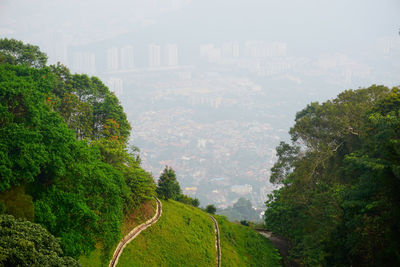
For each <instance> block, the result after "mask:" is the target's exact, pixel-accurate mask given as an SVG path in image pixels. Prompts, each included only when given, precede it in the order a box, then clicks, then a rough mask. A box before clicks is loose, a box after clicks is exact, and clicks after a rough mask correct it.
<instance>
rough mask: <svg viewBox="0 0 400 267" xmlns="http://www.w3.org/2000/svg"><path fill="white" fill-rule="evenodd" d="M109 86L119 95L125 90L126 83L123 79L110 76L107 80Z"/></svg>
mask: <svg viewBox="0 0 400 267" xmlns="http://www.w3.org/2000/svg"><path fill="white" fill-rule="evenodd" d="M107 85H108V87H109V88H110V91H111V92H114V94H115V95H116V96H117V97H119V96H121V95H122V93H123V92H124V84H123V81H122V79H119V78H110V79H109V80H108V82H107Z"/></svg>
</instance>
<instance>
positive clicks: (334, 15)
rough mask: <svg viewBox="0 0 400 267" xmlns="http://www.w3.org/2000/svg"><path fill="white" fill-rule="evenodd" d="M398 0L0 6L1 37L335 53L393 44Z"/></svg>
mask: <svg viewBox="0 0 400 267" xmlns="http://www.w3.org/2000/svg"><path fill="white" fill-rule="evenodd" d="M399 28H400V1H399V0H381V1H377V0H335V1H332V0H329V1H328V0H279V1H278V0H192V1H190V0H169V1H168V0H153V1H149V0H114V1H109V0H107V1H104V0H0V35H1V36H13V37H15V38H18V39H22V40H26V41H30V42H36V43H39V44H40V43H41V42H43V40H45V39H46V38H49V37H48V36H49V35H51V34H52V33H54V32H62V33H63V34H64V35H66V36H67V38H68V40H69V42H72V43H88V42H89V43H90V42H91V41H93V40H101V39H108V38H112V37H113V36H117V35H119V34H120V33H126V32H131V31H138V30H143V29H145V31H147V32H148V33H149V34H153V35H155V36H159V37H163V38H170V39H176V40H178V41H179V40H182V39H191V40H193V39H195V40H199V41H213V40H224V39H227V40H243V39H246V40H248V39H265V40H279V41H287V42H290V43H298V44H299V45H302V46H307V45H311V44H313V45H315V46H316V48H317V47H318V46H326V47H337V48H338V49H342V48H345V47H349V46H352V45H354V46H359V45H362V44H363V43H366V42H371V41H375V40H376V39H378V38H380V37H393V38H394V37H396V36H397V37H398V36H399V35H398V32H399Z"/></svg>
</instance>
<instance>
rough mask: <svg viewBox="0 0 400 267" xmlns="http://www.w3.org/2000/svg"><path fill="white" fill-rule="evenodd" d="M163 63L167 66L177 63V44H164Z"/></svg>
mask: <svg viewBox="0 0 400 267" xmlns="http://www.w3.org/2000/svg"><path fill="white" fill-rule="evenodd" d="M165 64H166V65H167V66H177V65H178V46H177V45H176V44H168V45H166V46H165Z"/></svg>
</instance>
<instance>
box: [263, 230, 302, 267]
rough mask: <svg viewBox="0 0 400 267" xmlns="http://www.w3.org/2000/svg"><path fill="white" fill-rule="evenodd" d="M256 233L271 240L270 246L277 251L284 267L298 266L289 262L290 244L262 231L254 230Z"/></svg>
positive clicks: (283, 239)
mask: <svg viewBox="0 0 400 267" xmlns="http://www.w3.org/2000/svg"><path fill="white" fill-rule="evenodd" d="M256 231H257V232H258V233H260V234H261V235H262V236H264V237H266V238H268V239H269V240H271V243H272V245H274V247H275V248H276V249H277V250H278V251H279V254H280V255H281V257H282V261H283V265H284V266H286V267H298V266H299V265H298V264H297V263H295V262H294V261H291V260H289V249H290V243H289V241H288V240H286V239H285V238H282V237H279V236H276V235H274V234H273V233H272V232H269V231H266V230H263V229H256Z"/></svg>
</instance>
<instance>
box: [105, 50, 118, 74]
mask: <svg viewBox="0 0 400 267" xmlns="http://www.w3.org/2000/svg"><path fill="white" fill-rule="evenodd" d="M107 69H108V70H111V71H115V70H118V48H117V47H111V48H109V49H108V50H107Z"/></svg>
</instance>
